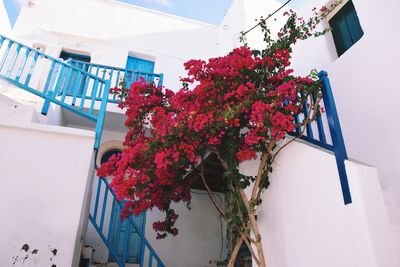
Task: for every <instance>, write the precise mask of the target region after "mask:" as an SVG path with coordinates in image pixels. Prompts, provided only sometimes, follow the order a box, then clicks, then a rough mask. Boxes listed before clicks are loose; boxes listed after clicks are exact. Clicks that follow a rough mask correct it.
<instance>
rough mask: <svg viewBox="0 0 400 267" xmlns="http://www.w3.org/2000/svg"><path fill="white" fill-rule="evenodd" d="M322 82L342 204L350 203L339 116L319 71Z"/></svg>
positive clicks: (326, 74) (327, 83) (323, 76)
mask: <svg viewBox="0 0 400 267" xmlns="http://www.w3.org/2000/svg"><path fill="white" fill-rule="evenodd" d="M318 77H319V78H320V80H321V82H322V94H323V99H324V104H325V111H326V116H327V118H328V124H329V131H330V134H331V138H332V143H333V151H334V153H335V157H336V163H337V166H338V171H339V177H340V184H341V187H342V194H343V200H344V204H346V205H347V204H350V203H352V199H351V193H350V186H349V181H348V178H347V173H346V167H345V164H344V161H345V160H346V159H347V153H346V147H345V144H344V139H343V135H342V129H341V127H340V123H339V116H338V114H337V110H336V105H335V101H334V99H333V94H332V88H331V85H330V82H329V78H328V73H327V72H326V71H321V72H320V73H319V74H318Z"/></svg>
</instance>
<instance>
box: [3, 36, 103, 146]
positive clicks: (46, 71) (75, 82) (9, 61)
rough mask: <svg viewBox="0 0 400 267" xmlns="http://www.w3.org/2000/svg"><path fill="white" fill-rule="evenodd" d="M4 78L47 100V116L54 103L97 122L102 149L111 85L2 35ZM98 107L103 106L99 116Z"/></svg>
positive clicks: (45, 110)
mask: <svg viewBox="0 0 400 267" xmlns="http://www.w3.org/2000/svg"><path fill="white" fill-rule="evenodd" d="M43 77H45V79H42V78H43ZM0 78H2V79H4V80H6V81H8V82H10V83H12V84H14V85H16V86H18V87H20V88H22V89H24V90H26V91H28V92H30V93H32V94H35V95H36V96H39V97H41V98H43V99H45V102H44V105H43V108H42V114H44V115H46V114H47V112H48V109H49V107H50V103H55V104H57V105H60V106H61V107H63V108H66V109H68V110H70V111H72V112H74V113H76V114H78V115H80V116H83V117H85V118H86V119H89V120H91V121H94V122H96V141H95V149H97V148H98V147H99V145H100V138H101V133H102V128H103V123H104V117H105V113H106V107H107V99H108V96H109V91H110V81H105V80H104V79H100V78H99V77H97V76H95V75H93V74H90V73H88V72H86V71H84V70H82V69H80V68H77V67H74V66H72V65H70V64H68V62H64V61H62V60H59V59H55V58H53V57H51V56H49V55H46V54H44V53H42V52H40V51H37V50H35V49H33V48H31V47H28V46H25V45H23V44H21V43H18V42H16V41H14V40H11V39H9V38H7V37H5V36H2V35H0ZM96 102H97V103H96ZM95 105H99V111H98V112H95Z"/></svg>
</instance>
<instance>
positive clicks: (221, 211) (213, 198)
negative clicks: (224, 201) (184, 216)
mask: <svg viewBox="0 0 400 267" xmlns="http://www.w3.org/2000/svg"><path fill="white" fill-rule="evenodd" d="M200 177H201V180H202V181H203V184H204V186H205V188H206V189H207V193H208V196H209V197H210V199H211V201H212V203H213V204H214V206H215V207H216V208H217V210H218V211H219V213H221V215H222V216H225V211H224V210H223V208H222V207H221V206H220V205H219V204H218V203H217V201H216V199H215V197H214V195H213V194H212V192H211V189H210V187H209V186H208V184H207V182H206V179H205V177H204V164H203V163H201V168H200Z"/></svg>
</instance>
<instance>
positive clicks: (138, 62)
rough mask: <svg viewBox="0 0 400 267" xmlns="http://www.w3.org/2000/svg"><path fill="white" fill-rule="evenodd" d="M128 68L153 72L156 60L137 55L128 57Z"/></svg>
mask: <svg viewBox="0 0 400 267" xmlns="http://www.w3.org/2000/svg"><path fill="white" fill-rule="evenodd" d="M126 68H127V69H129V70H135V71H139V72H146V73H153V72H154V62H153V61H150V60H145V59H141V58H136V57H128V61H127V62H126Z"/></svg>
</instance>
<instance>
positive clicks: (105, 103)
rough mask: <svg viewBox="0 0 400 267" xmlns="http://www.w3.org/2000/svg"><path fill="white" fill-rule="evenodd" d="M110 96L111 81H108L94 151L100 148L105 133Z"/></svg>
mask: <svg viewBox="0 0 400 267" xmlns="http://www.w3.org/2000/svg"><path fill="white" fill-rule="evenodd" d="M109 94H110V80H107V81H106V84H105V85H104V92H103V98H102V100H101V105H100V109H99V115H98V118H97V124H96V141H95V144H94V149H96V150H97V149H98V148H99V146H100V139H101V133H102V131H103V124H104V119H105V116H106V112H107V110H106V108H107V103H108V95H109Z"/></svg>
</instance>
